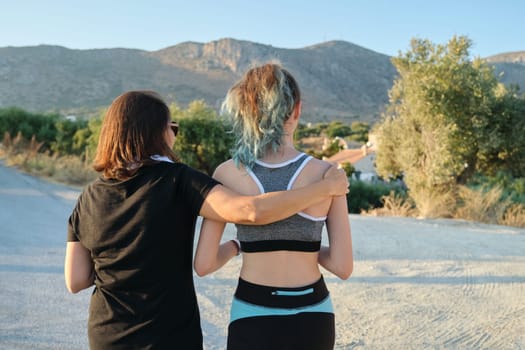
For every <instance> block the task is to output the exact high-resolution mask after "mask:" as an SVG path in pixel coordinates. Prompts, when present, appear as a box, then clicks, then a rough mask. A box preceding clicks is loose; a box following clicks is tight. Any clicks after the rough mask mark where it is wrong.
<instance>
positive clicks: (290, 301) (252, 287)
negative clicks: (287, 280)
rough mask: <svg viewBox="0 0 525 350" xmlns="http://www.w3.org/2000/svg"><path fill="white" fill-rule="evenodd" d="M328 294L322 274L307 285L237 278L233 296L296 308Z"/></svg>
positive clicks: (261, 303) (264, 303)
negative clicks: (281, 284) (256, 282)
mask: <svg viewBox="0 0 525 350" xmlns="http://www.w3.org/2000/svg"><path fill="white" fill-rule="evenodd" d="M328 295H329V292H328V288H327V287H326V284H325V282H324V279H323V276H321V278H319V280H317V282H315V283H312V284H310V285H307V286H302V287H271V286H263V285H260V284H255V283H251V282H248V281H246V280H243V279H242V278H239V283H238V285H237V290H236V291H235V297H236V298H237V299H240V300H243V301H245V302H248V303H251V304H255V305H261V306H268V307H280V308H296V307H303V306H308V305H312V304H316V303H320V302H321V301H323V300H324V299H326V297H327V296H328Z"/></svg>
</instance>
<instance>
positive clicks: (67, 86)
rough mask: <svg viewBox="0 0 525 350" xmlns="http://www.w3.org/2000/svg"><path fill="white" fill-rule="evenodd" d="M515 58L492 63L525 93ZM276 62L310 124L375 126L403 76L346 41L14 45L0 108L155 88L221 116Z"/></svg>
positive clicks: (0, 76)
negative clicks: (239, 89) (260, 68)
mask: <svg viewBox="0 0 525 350" xmlns="http://www.w3.org/2000/svg"><path fill="white" fill-rule="evenodd" d="M518 53H519V52H518ZM522 53H523V54H524V55H523V56H524V57H525V51H524V52H522ZM515 57H521V56H516V55H511V56H509V55H508V54H507V55H506V56H505V55H502V56H501V57H500V55H495V56H491V59H492V60H493V61H490V62H491V63H492V64H494V66H495V67H496V71H497V72H498V73H499V72H501V71H504V72H505V74H503V75H501V80H502V81H503V82H505V83H509V84H511V83H517V84H520V86H525V65H522V64H521V63H516V62H514V61H512V60H513V59H514V60H515ZM272 61H273V62H279V63H281V64H282V65H283V66H284V67H285V68H286V69H288V70H289V71H290V72H291V73H292V74H293V75H294V76H295V77H296V79H297V80H298V83H299V85H300V87H301V90H302V93H303V97H304V103H303V104H304V107H303V120H305V121H315V122H316V121H330V120H334V119H338V120H343V121H345V120H346V121H354V120H360V121H367V122H371V123H373V122H375V121H376V120H378V118H379V116H380V114H381V112H382V110H383V109H384V107H385V105H386V104H387V103H388V90H389V89H390V88H391V86H392V83H393V80H394V78H395V76H396V71H395V68H394V67H393V65H392V63H391V57H390V56H387V55H384V54H381V53H378V52H375V51H373V50H370V49H367V48H364V47H361V46H359V45H355V44H353V43H350V42H347V41H340V40H334V41H326V42H322V43H318V44H314V45H310V46H306V47H304V48H298V49H286V48H278V47H274V46H271V45H265V44H259V43H255V42H251V41H246V40H237V39H233V38H223V39H219V40H215V41H210V42H207V43H198V42H192V41H187V42H182V43H179V44H177V45H173V46H169V47H166V48H163V49H160V50H156V51H145V50H140V49H128V48H102V49H88V50H78V49H69V48H65V47H62V46H57V45H38V46H27V47H12V46H8V47H0V108H5V107H8V106H17V107H20V108H24V109H26V110H29V111H48V110H58V111H67V110H75V109H81V108H100V107H106V106H107V105H109V103H111V101H112V100H113V99H114V98H115V97H116V96H118V95H119V94H121V93H122V92H124V91H126V90H135V89H148V90H155V91H157V92H159V93H160V94H161V95H162V96H163V97H164V98H165V99H166V101H167V102H168V103H172V102H176V103H177V104H179V105H182V106H184V105H187V104H188V103H189V102H191V101H193V100H196V99H202V100H204V101H206V103H207V104H208V105H210V106H211V107H213V108H216V109H218V108H219V107H220V103H221V101H222V99H223V98H224V96H225V94H226V92H227V90H228V88H229V87H230V86H231V85H232V84H233V83H234V82H235V81H237V80H238V79H239V78H240V77H241V76H242V74H243V73H244V72H245V71H246V70H247V69H249V68H251V67H253V66H254V65H258V64H262V63H265V62H272ZM487 61H488V60H487ZM509 72H510V73H509Z"/></svg>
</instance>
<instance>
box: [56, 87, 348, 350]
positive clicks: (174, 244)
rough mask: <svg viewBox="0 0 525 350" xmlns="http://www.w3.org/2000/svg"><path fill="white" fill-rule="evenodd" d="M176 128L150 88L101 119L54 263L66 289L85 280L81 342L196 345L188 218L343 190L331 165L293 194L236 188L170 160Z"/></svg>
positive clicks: (233, 216)
mask: <svg viewBox="0 0 525 350" xmlns="http://www.w3.org/2000/svg"><path fill="white" fill-rule="evenodd" d="M177 130H178V129H177V125H176V124H175V123H173V122H172V121H171V117H170V112H169V109H168V107H167V105H166V104H165V103H164V101H163V100H162V99H161V98H160V97H159V96H158V95H157V94H156V93H154V92H150V91H130V92H126V93H124V94H122V95H121V96H119V97H117V98H116V99H115V100H114V101H113V103H112V104H111V106H110V107H109V109H108V111H107V113H106V115H105V117H104V120H103V122H102V129H101V133H100V139H99V144H98V148H97V153H96V156H95V159H94V168H95V169H96V170H97V171H99V172H101V173H102V176H101V177H99V178H98V179H97V180H95V181H94V182H92V183H91V184H89V185H88V186H86V188H85V189H84V190H83V191H82V193H81V194H80V196H79V198H78V201H77V203H76V206H75V208H74V210H73V212H72V214H71V216H70V218H69V222H68V237H67V240H68V242H67V248H66V257H65V265H64V272H65V281H66V286H67V288H68V290H69V291H70V292H72V293H76V292H78V291H80V290H82V289H85V288H88V287H90V286H92V285H95V288H94V290H93V294H92V296H91V301H90V307H89V321H88V336H89V344H90V348H91V349H105V350H107V349H202V332H201V327H200V318H199V309H198V307H197V299H196V295H195V290H194V284H193V273H192V253H193V240H194V230H195V223H196V219H197V216H198V215H201V216H203V217H206V218H209V219H212V220H218V221H232V222H238V223H244V224H248V225H251V224H264V223H268V222H272V221H276V220H280V219H282V218H285V217H287V216H290V215H293V214H294V213H295V212H297V211H299V210H302V209H303V208H305V207H307V206H309V205H312V204H314V203H317V202H319V201H323V200H326V199H327V198H330V197H331V196H332V195H341V194H344V193H346V191H347V186H348V182H347V180H346V176H344V175H343V174H341V172H340V171H333V170H332V171H331V172H330V174H328V175H327V176H326V178H325V179H323V180H321V181H319V182H317V183H315V184H313V185H312V186H309V187H308V188H303V189H301V190H297V191H294V192H293V193H292V192H281V193H274V194H271V195H270V194H268V195H259V196H246V195H239V194H237V193H235V192H233V191H232V190H229V189H228V188H226V187H225V186H223V185H222V184H220V183H219V182H218V181H216V180H214V179H212V178H210V177H209V176H207V175H205V174H204V173H201V172H199V171H196V170H194V169H192V168H190V167H188V166H186V165H184V164H181V163H180V162H177V159H176V156H175V154H174V153H173V151H172V147H173V143H174V140H175V136H176V133H177ZM229 248H230V249H231V250H232V251H233V250H235V249H236V248H235V244H234V243H230V247H229Z"/></svg>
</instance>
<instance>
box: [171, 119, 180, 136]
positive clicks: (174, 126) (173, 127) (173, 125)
mask: <svg viewBox="0 0 525 350" xmlns="http://www.w3.org/2000/svg"><path fill="white" fill-rule="evenodd" d="M170 128H171V130H173V134H174V135H175V136H177V134H178V132H179V123H177V122H170Z"/></svg>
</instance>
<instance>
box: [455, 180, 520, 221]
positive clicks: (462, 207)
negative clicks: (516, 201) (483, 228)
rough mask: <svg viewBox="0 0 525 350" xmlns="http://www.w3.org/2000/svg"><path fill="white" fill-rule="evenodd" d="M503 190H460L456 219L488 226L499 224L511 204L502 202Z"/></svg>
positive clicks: (463, 187)
mask: <svg viewBox="0 0 525 350" xmlns="http://www.w3.org/2000/svg"><path fill="white" fill-rule="evenodd" d="M502 194H503V189H501V188H500V187H493V188H491V189H490V190H475V189H471V188H468V187H465V186H462V187H460V188H459V193H458V195H459V205H458V207H457V210H456V213H455V217H456V218H461V219H465V220H470V221H479V222H484V223H488V224H498V223H500V222H501V221H502V220H503V216H504V214H505V210H506V208H507V207H508V206H509V205H510V202H508V201H505V200H502Z"/></svg>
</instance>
